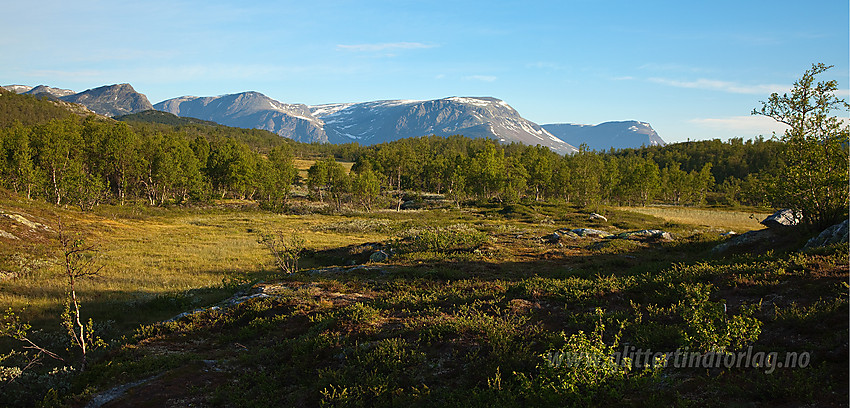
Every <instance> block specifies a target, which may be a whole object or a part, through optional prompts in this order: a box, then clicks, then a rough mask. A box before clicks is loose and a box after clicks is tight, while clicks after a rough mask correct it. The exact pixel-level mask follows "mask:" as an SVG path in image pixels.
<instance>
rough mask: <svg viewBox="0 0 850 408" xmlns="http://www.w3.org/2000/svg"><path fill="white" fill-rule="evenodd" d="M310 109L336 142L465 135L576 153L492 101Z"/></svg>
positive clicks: (458, 99) (448, 100)
mask: <svg viewBox="0 0 850 408" xmlns="http://www.w3.org/2000/svg"><path fill="white" fill-rule="evenodd" d="M310 110H311V112H312V113H313V116H315V117H317V118H318V119H321V120H322V121H323V122H324V124H325V125H324V129H325V132H326V133H327V135H328V140H330V141H331V142H335V143H342V142H351V141H357V142H360V143H363V144H376V143H383V142H389V141H392V140H397V139H402V138H408V137H416V136H427V135H432V134H434V135H438V136H449V135H454V134H462V135H464V136H467V137H473V138H476V137H484V138H490V139H496V140H499V141H501V142H503V143H509V142H519V143H523V144H527V145H532V146H533V145H537V144H539V145H542V146H546V147H549V148H550V149H552V150H554V151H556V152H558V153H561V154H567V153H571V152H574V151H575V150H576V149H575V148H574V147H573V146H571V145H569V144H568V143H565V142H563V141H562V140H560V139H558V138H556V137H555V136H553V135H552V134H550V133H549V132H547V131H546V130H544V129H543V128H541V127H540V126H539V125H537V124H536V123H533V122H531V121H529V120H526V119H524V118H522V117H521V116H520V115H519V113H518V112H517V111H516V110H515V109H514V108H513V107H511V106H510V105H508V104H507V103H505V102H504V101H502V100H501V99H497V98H493V97H468V96H451V97H447V98H442V99H433V100H424V101H423V100H382V101H373V102H361V103H347V104H326V105H316V106H311V107H310Z"/></svg>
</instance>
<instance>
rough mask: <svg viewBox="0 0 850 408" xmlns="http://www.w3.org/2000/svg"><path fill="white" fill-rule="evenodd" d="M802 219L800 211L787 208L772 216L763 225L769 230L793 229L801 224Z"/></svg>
mask: <svg viewBox="0 0 850 408" xmlns="http://www.w3.org/2000/svg"><path fill="white" fill-rule="evenodd" d="M802 219H803V215H802V214H801V213H800V212H799V211H794V210H791V209H787V208H786V209H784V210H779V211H777V212H775V213H773V214H771V215H770V216H768V217H767V218H765V219H764V220H763V221H762V222H761V224H762V225H764V226H765V227H768V228H784V227H793V226H795V225H797V224H799V223H800V221H802Z"/></svg>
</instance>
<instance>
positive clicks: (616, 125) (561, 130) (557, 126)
mask: <svg viewBox="0 0 850 408" xmlns="http://www.w3.org/2000/svg"><path fill="white" fill-rule="evenodd" d="M543 128H544V129H546V130H548V131H549V132H550V133H552V134H553V135H555V136H557V137H558V138H559V139H561V140H563V141H565V142H567V143H570V144H575V145H576V146H578V145H581V144H582V143H584V144H586V145H587V146H588V147H589V148H590V149H592V150H597V151H605V150H608V149H610V148H612V147H613V148H615V149H624V148H639V147H641V146H664V145H666V144H667V143H665V142H664V140H663V139H661V137H660V136H658V133H656V132H655V130H654V129H653V128H652V126H650V124H649V123H647V122H640V121H636V120H626V121H613V122H605V123H600V124H598V125H581V124H575V123H553V124H547V125H543Z"/></svg>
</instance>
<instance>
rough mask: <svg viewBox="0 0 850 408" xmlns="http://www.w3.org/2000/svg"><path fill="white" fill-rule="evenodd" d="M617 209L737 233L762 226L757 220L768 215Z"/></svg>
mask: <svg viewBox="0 0 850 408" xmlns="http://www.w3.org/2000/svg"><path fill="white" fill-rule="evenodd" d="M617 209H618V210H623V211H631V212H636V213H640V214H645V215H651V216H654V217H658V218H662V219H664V220H667V221H672V222H676V223H683V224H692V225H698V226H703V227H709V228H720V229H724V230H732V231H735V232H737V233H744V232H747V231H751V230H758V229H762V228H764V226H763V225H761V224H759V221H761V220H763V219H765V217H767V216H768V215H770V214H765V213H753V212H745V211H727V210H717V209H705V208H689V207H673V206H653V207H618V208H617Z"/></svg>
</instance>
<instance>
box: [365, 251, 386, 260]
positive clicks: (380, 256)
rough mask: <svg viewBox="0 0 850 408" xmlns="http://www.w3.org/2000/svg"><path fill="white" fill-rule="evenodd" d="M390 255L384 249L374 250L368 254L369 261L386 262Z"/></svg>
mask: <svg viewBox="0 0 850 408" xmlns="http://www.w3.org/2000/svg"><path fill="white" fill-rule="evenodd" d="M387 259H390V255H389V254H388V253H386V252H384V251H375V252H373V253H372V255H370V256H369V262H386V261H387Z"/></svg>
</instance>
